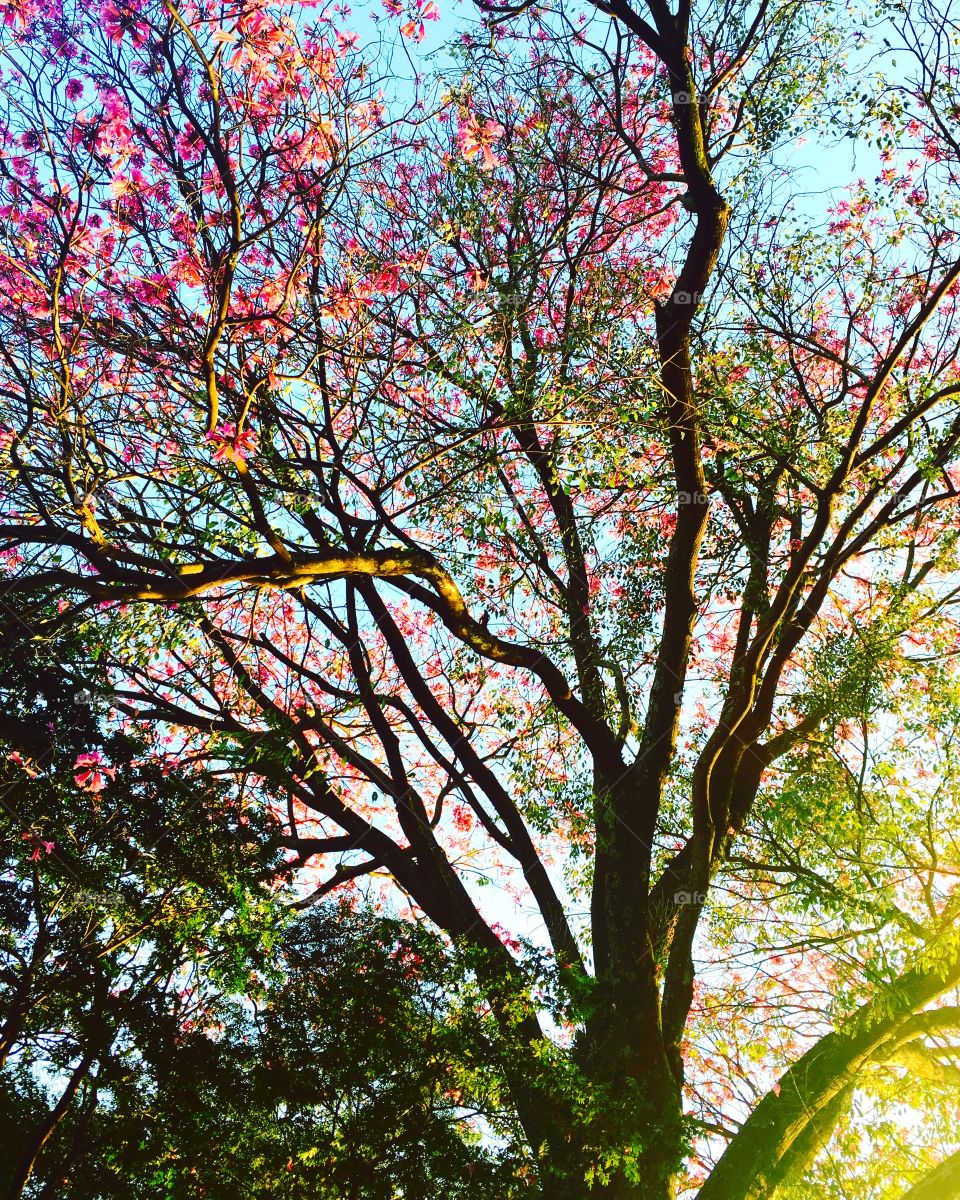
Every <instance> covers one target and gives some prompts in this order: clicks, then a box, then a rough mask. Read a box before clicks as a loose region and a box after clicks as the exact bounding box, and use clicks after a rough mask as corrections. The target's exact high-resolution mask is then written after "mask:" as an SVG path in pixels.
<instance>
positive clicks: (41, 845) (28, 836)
mask: <svg viewBox="0 0 960 1200" xmlns="http://www.w3.org/2000/svg"><path fill="white" fill-rule="evenodd" d="M20 840H21V841H24V842H31V843H32V844H33V851H32V853H31V855H30V861H31V862H39V861H40V851H41V850H45V851H46V852H47V854H52V853H53V848H54V846H55V845H56V844H57V843H56V842H45V841H43V840H42V838H38V837H37V835H36V834H35V833H21V834H20Z"/></svg>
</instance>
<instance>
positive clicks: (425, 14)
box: [420, 0, 440, 21]
mask: <svg viewBox="0 0 960 1200" xmlns="http://www.w3.org/2000/svg"><path fill="white" fill-rule="evenodd" d="M420 19H421V20H422V21H439V20H440V9H439V8H437V6H436V5H435V4H434V3H433V0H430V3H429V4H425V5H424V6H423V8H421V10H420Z"/></svg>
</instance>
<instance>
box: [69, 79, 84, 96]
mask: <svg viewBox="0 0 960 1200" xmlns="http://www.w3.org/2000/svg"><path fill="white" fill-rule="evenodd" d="M66 90H67V99H68V100H79V99H80V97H81V96H82V95H83V81H82V80H80V79H68V80H67V89H66Z"/></svg>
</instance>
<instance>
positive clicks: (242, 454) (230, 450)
mask: <svg viewBox="0 0 960 1200" xmlns="http://www.w3.org/2000/svg"><path fill="white" fill-rule="evenodd" d="M203 440H204V441H205V442H209V443H210V444H211V445H212V446H213V447H214V450H213V461H214V462H223V461H224V460H226V461H228V462H235V463H237V464H240V463H242V462H243V461H244V460H245V459H246V457H247V455H248V454H254V453H256V449H257V435H256V434H255V433H254V431H253V430H252V429H243V430H241V431H240V432H239V433H238V432H237V427H236V425H234V424H233V422H232V421H221V422H220V424H219V425H218V426H217V428H216V429H215V430H213V431H212V432H210V433H208V434H206V435H205V437H204V439H203Z"/></svg>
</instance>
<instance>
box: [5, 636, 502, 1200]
mask: <svg viewBox="0 0 960 1200" xmlns="http://www.w3.org/2000/svg"><path fill="white" fill-rule="evenodd" d="M4 633H5V635H6V636H5V638H4V647H5V651H4V655H3V660H2V661H0V691H2V694H3V697H4V702H5V705H4V706H5V712H6V714H7V715H6V717H5V725H4V730H3V735H4V742H5V743H6V745H5V747H4V751H5V758H4V762H5V767H4V781H3V782H4V795H5V801H4V811H3V813H2V816H0V828H2V829H3V840H4V845H5V846H6V848H7V849H6V852H5V855H4V860H3V863H2V873H0V903H2V908H0V913H2V930H3V940H2V941H0V1111H2V1114H3V1121H4V1128H5V1129H7V1131H8V1136H7V1137H6V1138H5V1140H4V1144H3V1149H2V1152H0V1179H2V1181H3V1188H4V1192H3V1194H4V1195H5V1196H9V1197H11V1198H13V1197H20V1196H37V1197H49V1196H54V1195H55V1196H76V1197H84V1200H90V1198H92V1197H97V1196H103V1197H110V1198H111V1200H119V1198H120V1197H122V1196H131V1197H133V1196H136V1197H148V1196H156V1197H169V1196H172V1195H176V1196H201V1195H202V1196H206V1197H211V1196H223V1197H237V1196H241V1195H249V1196H262V1195H264V1194H269V1195H277V1196H304V1195H309V1196H320V1195H323V1196H330V1197H342V1196H354V1197H356V1198H357V1200H361V1198H362V1200H374V1198H376V1197H384V1198H389V1197H392V1196H393V1195H395V1194H396V1188H397V1186H398V1183H399V1182H402V1187H403V1190H404V1195H406V1196H410V1197H414V1196H419V1197H423V1200H428V1198H431V1200H432V1197H434V1196H436V1195H437V1194H438V1193H442V1194H444V1195H451V1196H455V1195H460V1194H467V1195H470V1196H486V1195H491V1196H494V1195H495V1196H497V1197H502V1196H509V1195H510V1194H511V1187H512V1186H514V1185H515V1184H516V1181H515V1179H514V1178H513V1168H514V1167H516V1166H518V1165H519V1166H522V1164H518V1163H514V1162H510V1161H509V1160H508V1161H500V1159H499V1158H498V1157H497V1156H496V1155H491V1154H490V1153H489V1152H487V1151H486V1149H485V1147H484V1146H483V1145H482V1144H481V1142H480V1138H479V1134H478V1132H477V1124H478V1122H479V1121H480V1120H481V1119H482V1120H484V1121H485V1123H486V1124H485V1127H486V1128H488V1129H491V1130H493V1129H498V1127H499V1124H500V1123H502V1120H503V1116H502V1110H503V1104H502V1102H501V1101H500V1099H499V1097H498V1095H497V1085H496V1081H495V1080H494V1079H490V1078H487V1079H485V1080H483V1081H480V1080H479V1077H477V1076H476V1075H475V1072H472V1071H471V1060H473V1061H476V1060H477V1059H482V1054H481V1053H480V1051H479V1050H478V1047H480V1046H482V1045H483V1042H484V1039H485V1036H486V1035H485V1031H484V1029H483V1021H482V1020H480V1019H479V1018H477V1016H476V1015H475V1013H474V1012H473V1010H472V1008H471V1007H470V1006H469V1003H468V1000H467V998H468V997H469V995H470V992H469V988H468V987H466V986H465V985H464V980H463V975H464V972H463V969H462V968H461V967H460V966H459V965H458V964H457V963H456V962H455V961H452V960H451V959H450V958H449V955H448V953H447V951H446V950H445V948H444V947H443V946H442V945H441V944H440V943H439V942H438V939H437V937H436V935H432V936H431V935H430V934H429V933H428V932H427V931H426V930H423V929H420V928H419V927H417V926H415V925H414V926H411V925H410V924H409V923H407V922H399V921H396V920H394V921H389V920H386V919H384V918H381V917H377V916H375V915H373V914H371V913H369V912H365V911H363V910H360V909H355V908H352V907H351V906H349V905H347V904H345V903H342V904H330V905H328V906H325V907H322V908H320V909H315V910H313V911H311V912H310V913H309V914H306V915H305V916H304V917H302V918H301V919H300V920H298V921H296V922H294V923H291V919H290V916H291V914H290V909H289V908H288V907H287V905H285V904H284V902H283V901H284V898H285V896H284V889H283V887H282V886H281V887H279V888H278V887H277V883H278V876H282V868H283V863H282V860H281V859H280V858H279V846H278V844H277V836H276V835H277V822H276V820H275V818H273V817H272V816H271V814H270V812H269V810H268V809H264V808H262V807H258V806H256V805H252V804H251V803H249V801H243V802H241V801H238V799H237V797H236V796H235V795H234V796H232V795H231V794H230V792H229V791H228V790H227V789H226V788H225V787H224V785H223V784H222V783H221V782H217V781H216V780H214V779H213V778H211V777H209V776H208V775H206V774H205V773H203V772H198V771H196V770H194V771H192V772H189V773H187V772H185V771H184V770H183V769H182V768H177V767H174V766H172V765H171V763H170V762H169V761H164V760H163V758H158V756H157V755H156V754H153V753H150V752H149V751H148V750H147V748H146V747H145V746H143V745H139V744H138V743H137V742H136V741H135V740H134V739H133V738H132V737H131V736H130V735H129V734H123V733H117V732H114V733H112V734H110V735H108V736H106V737H104V734H103V730H102V725H103V720H104V712H103V711H102V710H103V707H104V704H105V702H108V699H109V694H108V693H106V691H105V684H106V681H105V680H104V679H103V678H102V676H100V675H98V673H97V672H96V670H95V668H94V667H92V666H91V664H90V662H89V661H88V655H86V654H85V653H84V652H83V648H82V646H80V645H78V644H76V643H75V642H74V643H73V644H71V642H69V641H67V640H65V639H60V640H58V642H57V643H56V646H55V649H56V657H55V658H52V657H51V650H52V649H53V647H51V646H50V645H45V646H43V647H41V648H38V647H36V646H31V645H30V644H29V643H28V642H25V641H24V639H23V636H22V631H19V633H20V636H19V637H18V631H17V630H16V628H15V627H11V625H9V624H8V625H7V626H6V628H5V629H4ZM80 672H85V674H80ZM81 682H82V686H81ZM110 763H112V764H114V765H112V766H111V765H108V764H110ZM76 764H79V766H78V765H76ZM437 980H443V981H445V984H446V990H447V991H449V990H450V989H454V990H457V991H459V992H460V993H461V995H462V996H463V998H464V999H463V1003H460V1004H452V1003H451V1002H450V1001H449V1000H448V999H447V996H446V993H445V991H444V989H443V988H442V987H440V986H439V985H438V984H437V982H436V981H437ZM387 1014H389V1022H388V1021H387ZM508 1141H509V1139H508ZM501 1157H502V1156H501Z"/></svg>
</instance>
